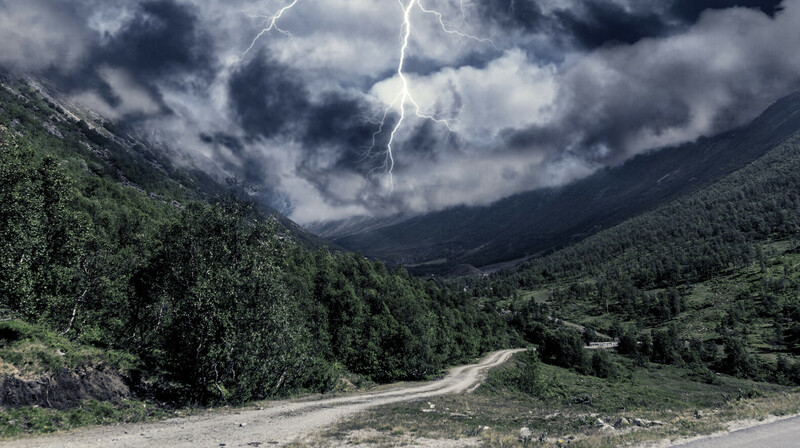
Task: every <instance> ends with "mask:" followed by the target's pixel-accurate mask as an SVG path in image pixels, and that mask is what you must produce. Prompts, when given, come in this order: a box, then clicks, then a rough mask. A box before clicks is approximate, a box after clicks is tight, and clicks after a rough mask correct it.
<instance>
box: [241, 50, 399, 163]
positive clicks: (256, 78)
mask: <svg viewBox="0 0 800 448" xmlns="http://www.w3.org/2000/svg"><path fill="white" fill-rule="evenodd" d="M301 79H302V77H301V76H300V74H299V73H297V72H296V71H295V70H293V69H290V68H288V67H286V66H284V65H282V64H280V63H278V62H276V61H275V60H273V59H272V58H270V57H268V56H264V55H259V56H258V57H254V58H252V59H250V60H249V61H248V62H247V64H246V65H244V66H243V67H242V68H241V69H239V70H237V71H236V72H234V73H233V75H232V76H231V79H230V81H229V84H228V88H229V99H230V102H231V105H232V108H233V110H234V112H235V115H236V117H237V120H238V122H239V124H240V125H241V127H242V129H243V130H244V131H245V132H247V133H248V134H249V135H252V136H260V137H263V138H271V137H276V136H279V135H283V134H287V133H288V134H291V136H292V138H296V139H298V140H300V141H301V142H302V148H301V149H300V150H302V151H305V152H307V153H308V156H307V157H308V158H312V157H314V156H315V155H318V153H320V152H327V153H331V154H328V158H330V159H333V160H335V163H334V166H335V167H338V168H347V169H357V170H358V171H361V172H368V171H369V170H370V169H371V168H372V167H371V166H368V162H369V158H368V157H365V154H366V153H367V152H368V151H369V148H370V146H371V145H372V142H373V135H374V134H376V133H377V132H378V130H379V129H380V124H379V123H377V122H375V121H374V116H375V111H374V108H373V107H371V105H370V104H367V103H366V102H365V101H364V99H363V98H361V97H358V96H356V95H348V94H347V93H343V92H329V93H327V94H324V95H322V96H321V98H320V99H318V100H316V101H312V100H311V99H310V98H309V90H308V88H307V86H306V85H305V84H304V83H303V82H302V81H301ZM392 121H393V118H392V117H390V118H389V120H388V121H387V125H391V124H392ZM389 128H390V126H386V129H389ZM387 139H388V135H387V133H385V132H384V133H382V134H379V135H376V139H375V143H376V145H379V146H380V145H384V144H385V143H386V140H387ZM301 165H302V166H307V164H306V163H301Z"/></svg>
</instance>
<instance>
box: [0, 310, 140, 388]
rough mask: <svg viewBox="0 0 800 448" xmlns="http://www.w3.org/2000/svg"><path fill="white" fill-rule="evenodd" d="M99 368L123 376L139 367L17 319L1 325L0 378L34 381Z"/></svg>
mask: <svg viewBox="0 0 800 448" xmlns="http://www.w3.org/2000/svg"><path fill="white" fill-rule="evenodd" d="M101 364H102V365H104V366H108V367H112V368H114V369H115V370H117V371H119V372H120V373H123V374H127V373H128V372H130V371H131V370H133V369H135V368H137V366H138V362H137V360H136V358H135V357H134V356H132V355H129V354H125V353H121V352H116V351H113V350H103V349H100V348H97V347H93V346H90V345H86V344H78V343H75V342H72V341H70V340H69V339H67V338H65V337H63V336H60V335H58V334H56V333H55V332H52V331H50V330H47V329H45V328H43V327H41V326H38V325H34V324H29V323H26V322H23V321H21V320H18V319H15V320H11V321H5V322H0V374H12V375H15V376H18V377H22V378H33V377H37V376H40V375H44V374H47V373H56V372H58V371H60V370H61V369H65V368H66V369H74V368H76V367H80V366H93V365H101Z"/></svg>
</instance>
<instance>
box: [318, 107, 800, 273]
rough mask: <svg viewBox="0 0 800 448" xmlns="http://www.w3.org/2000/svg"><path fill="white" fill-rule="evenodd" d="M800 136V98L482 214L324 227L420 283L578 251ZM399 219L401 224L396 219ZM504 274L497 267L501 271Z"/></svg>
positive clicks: (466, 210) (458, 211) (476, 210)
mask: <svg viewBox="0 0 800 448" xmlns="http://www.w3.org/2000/svg"><path fill="white" fill-rule="evenodd" d="M798 129H800V93H795V94H792V95H790V96H787V97H785V98H783V99H782V100H780V101H778V102H777V103H775V104H774V105H772V106H771V107H770V108H768V109H767V110H766V111H765V112H764V113H763V114H762V115H761V116H760V117H758V118H757V119H755V120H754V121H753V122H751V123H750V124H748V125H745V126H742V127H740V128H738V129H735V130H732V131H730V132H726V133H724V134H721V135H719V136H716V137H713V138H702V139H700V140H698V141H696V142H693V143H689V144H684V145H680V146H677V147H671V148H666V149H662V150H659V151H652V152H649V153H647V154H644V155H640V156H637V157H634V158H633V159H631V160H629V161H628V162H626V163H625V164H624V165H622V166H619V167H615V168H610V169H605V170H602V171H600V172H597V173H595V174H594V175H592V176H589V177H588V178H585V179H583V180H580V181H578V182H575V183H572V184H570V185H566V186H563V187H560V188H551V189H544V190H537V191H533V192H528V193H523V194H518V195H515V196H512V197H509V198H506V199H503V200H501V201H498V202H496V203H494V204H492V205H489V206H486V207H456V208H452V209H448V210H444V211H440V212H436V213H431V214H427V215H423V216H418V217H414V218H411V219H405V220H402V219H401V220H400V222H399V223H398V222H396V221H395V222H392V221H391V220H386V221H380V220H378V221H375V222H366V223H357V224H356V225H350V226H348V225H341V224H340V225H339V226H338V227H337V226H334V225H329V226H327V227H320V228H317V229H316V230H320V231H323V232H326V233H325V234H326V235H328V237H329V238H331V239H332V240H333V241H335V242H336V243H338V244H340V245H341V246H343V247H345V248H347V249H351V250H358V251H361V252H363V253H364V254H366V255H368V256H373V257H377V258H380V259H382V260H385V261H387V262H389V263H397V264H404V265H406V266H407V267H409V269H410V270H412V271H416V272H420V273H427V272H430V273H448V272H450V270H451V269H452V268H453V267H454V266H457V265H462V264H469V265H472V266H478V267H485V266H487V265H493V264H496V263H503V262H508V261H510V260H520V259H523V258H524V257H528V256H531V255H538V254H542V253H546V252H548V251H552V250H554V249H557V248H560V247H564V246H566V245H569V244H571V243H574V242H577V241H580V240H582V239H584V238H586V237H587V236H589V235H592V234H594V233H596V232H598V231H599V230H602V229H605V228H608V227H611V226H613V225H615V224H618V223H620V222H622V221H624V220H626V219H628V218H630V217H633V216H636V215H638V214H641V213H642V212H644V211H647V210H650V209H653V208H655V207H657V206H660V205H662V204H665V203H667V202H669V201H671V200H673V199H675V198H678V197H681V196H682V195H685V194H687V193H691V192H694V191H697V190H699V189H701V188H703V187H705V186H707V185H710V184H711V183H713V182H715V181H716V180H718V179H720V178H722V177H723V176H725V175H727V174H729V173H731V172H733V171H735V170H737V169H739V168H742V167H743V166H746V165H747V164H749V163H751V162H752V161H754V160H756V159H758V158H759V157H761V156H762V155H763V154H765V153H766V152H767V151H768V150H769V149H770V148H772V147H774V146H775V145H776V144H777V143H779V142H781V141H783V140H784V139H786V138H787V137H788V136H789V135H791V134H792V133H794V132H796V131H797V130H798ZM395 219H398V218H395ZM501 266H502V264H501Z"/></svg>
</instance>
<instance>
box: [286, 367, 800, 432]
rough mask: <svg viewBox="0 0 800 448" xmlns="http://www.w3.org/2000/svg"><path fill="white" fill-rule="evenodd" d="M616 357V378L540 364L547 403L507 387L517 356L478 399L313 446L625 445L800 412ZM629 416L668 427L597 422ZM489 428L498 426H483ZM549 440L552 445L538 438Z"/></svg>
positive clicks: (730, 384) (742, 385) (401, 411)
mask: <svg viewBox="0 0 800 448" xmlns="http://www.w3.org/2000/svg"><path fill="white" fill-rule="evenodd" d="M612 358H613V359H614V361H615V362H617V363H618V364H619V365H620V367H621V372H622V375H621V376H619V377H618V378H616V379H610V380H609V379H601V378H596V377H592V376H584V375H580V374H577V373H575V372H572V371H569V370H566V369H562V368H559V367H553V366H548V365H541V375H542V378H544V380H545V382H546V383H547V388H546V391H545V392H544V393H543V394H542V396H539V397H532V396H528V395H525V394H523V393H520V392H519V391H517V390H515V389H514V388H513V387H509V386H508V385H507V384H504V383H503V382H502V379H503V378H505V375H503V374H502V370H504V369H515V368H517V366H516V365H515V363H516V362H517V361H516V359H514V360H512V361H510V362H509V363H508V364H506V365H505V366H502V367H499V368H498V369H496V370H494V371H492V372H490V374H489V378H488V379H487V382H486V383H485V384H484V385H483V386H481V387H480V388H479V389H478V391H477V392H476V393H475V394H469V395H451V396H442V397H436V398H435V399H429V400H426V401H421V402H413V403H400V404H395V405H390V406H385V407H381V408H377V409H374V410H372V411H369V412H367V413H365V414H362V415H359V416H357V417H355V418H353V419H351V420H348V421H346V422H342V423H340V424H339V425H337V426H336V427H335V428H333V429H331V430H329V431H327V432H325V433H323V434H322V435H321V436H320V437H321V438H319V439H317V440H314V441H311V442H309V443H310V445H308V446H316V445H318V444H323V445H325V444H331V443H332V441H335V443H341V444H344V443H351V444H354V445H356V446H358V443H357V442H359V440H360V439H359V437H358V435H360V434H364V431H376V433H375V434H373V436H374V437H380V438H381V442H380V443H379V444H374V443H373V444H369V443H364V442H363V441H361V443H362V444H363V445H365V446H399V445H397V443H400V441H401V440H406V441H407V440H408V439H409V438H411V439H415V438H416V439H419V438H431V439H448V440H453V439H465V440H466V439H471V438H475V437H478V438H479V439H480V443H481V446H487V447H507V446H523V443H522V442H521V441H519V440H518V438H519V431H520V429H521V428H522V427H528V428H530V429H531V431H532V432H533V434H534V437H533V440H531V441H530V442H528V443H526V444H525V445H527V446H557V445H558V441H559V440H561V441H562V443H563V444H566V443H569V444H570V446H576V447H584V446H585V447H600V446H618V445H621V444H633V443H639V442H643V441H647V440H655V439H662V438H667V437H669V438H679V437H686V436H690V435H696V434H708V433H712V432H716V431H720V430H723V429H725V423H726V422H729V421H733V420H742V419H756V420H758V419H763V418H765V417H767V416H768V415H788V414H794V413H798V412H800V390H798V389H793V388H788V387H782V386H777V385H774V384H769V383H757V382H754V381H750V380H741V379H737V378H733V377H729V376H724V375H714V378H712V379H709V378H708V377H706V376H703V375H698V374H696V373H694V372H693V371H691V370H689V369H684V368H678V367H674V366H661V365H655V364H651V365H650V366H647V367H646V368H638V369H634V368H633V366H632V365H630V361H629V360H627V359H625V358H622V357H619V356H616V355H614V356H612ZM428 401H429V402H430V404H433V405H434V407H433V408H431V407H430V405H429V404H428ZM622 417H625V418H627V419H629V420H633V419H636V418H639V419H644V420H648V421H662V422H663V425H657V426H650V427H647V428H644V427H642V428H640V427H637V426H635V425H629V426H627V427H626V428H623V429H622V430H613V431H611V432H608V433H606V432H602V431H601V430H600V429H599V428H598V426H596V424H595V423H596V420H597V419H598V418H599V419H602V420H603V421H604V422H606V423H609V424H613V423H615V422H616V421H617V420H619V419H620V418H622ZM486 426H488V427H489V429H488V430H482V428H484V427H486ZM540 437H541V438H542V440H545V441H546V442H539V439H540ZM393 444H394V445H393ZM298 446H302V444H299V445H298Z"/></svg>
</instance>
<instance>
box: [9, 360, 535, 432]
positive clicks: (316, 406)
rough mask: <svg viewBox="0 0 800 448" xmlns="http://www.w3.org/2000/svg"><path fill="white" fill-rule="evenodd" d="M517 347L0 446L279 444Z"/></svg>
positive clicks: (468, 380) (450, 383)
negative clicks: (319, 393) (317, 390)
mask: <svg viewBox="0 0 800 448" xmlns="http://www.w3.org/2000/svg"><path fill="white" fill-rule="evenodd" d="M519 351H522V350H520V349H517V350H501V351H498V352H494V353H492V354H490V355H488V356H487V357H486V358H484V359H483V360H482V361H481V362H480V363H478V364H473V365H468V366H461V367H455V368H453V369H451V370H450V372H449V373H448V374H447V376H446V377H445V378H443V379H441V380H438V381H433V382H430V383H423V384H416V385H413V386H404V387H403V386H401V387H397V388H392V389H390V390H386V391H382V392H374V393H367V394H359V395H348V396H344V397H338V398H329V399H318V400H293V401H284V402H278V403H272V406H270V405H269V404H267V405H266V406H269V407H266V408H264V409H262V410H255V409H248V410H230V411H219V412H212V413H207V414H203V415H198V416H192V417H185V418H175V419H170V420H165V421H162V422H157V423H147V424H128V425H120V426H102V427H92V428H87V429H83V430H78V431H74V432H70V433H61V434H55V435H52V436H47V437H36V438H26V439H19V440H12V441H7V442H0V446H1V447H9V448H10V447H14V448H29V447H30V448H33V447H36V448H47V447H53V448H73V447H74V448H77V447H81V448H83V447H109V446H113V447H186V448H189V447H192V448H194V447H216V448H218V447H253V446H255V447H257V446H283V445H285V444H286V443H288V442H291V441H292V440H295V439H297V438H298V437H303V436H306V435H309V434H311V433H313V432H315V431H317V430H319V429H321V428H323V427H325V426H328V425H331V424H333V423H335V422H337V421H339V420H340V419H342V418H344V417H348V416H351V415H353V414H355V413H358V412H360V411H363V410H365V409H368V408H371V407H374V406H381V405H387V404H392V403H398V402H404V401H413V400H421V399H425V398H430V397H435V396H437V395H444V394H453V393H459V392H465V391H472V390H474V389H475V388H476V387H477V386H478V385H479V384H480V382H481V381H482V379H483V375H484V373H485V371H486V370H488V369H490V368H492V367H496V366H498V365H500V364H502V363H504V362H506V361H507V360H508V359H509V358H510V357H511V355H513V354H514V353H516V352H519Z"/></svg>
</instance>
